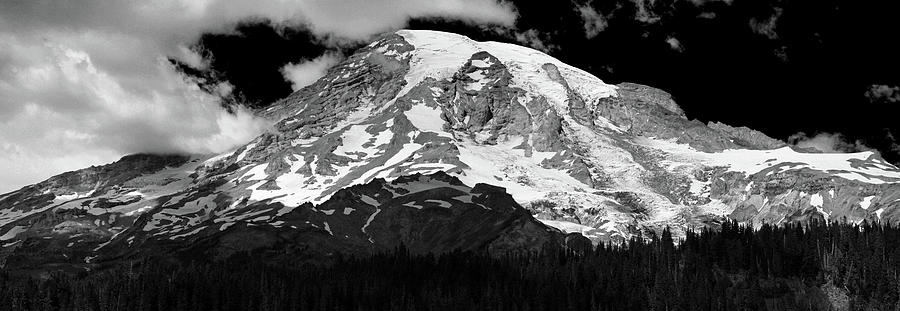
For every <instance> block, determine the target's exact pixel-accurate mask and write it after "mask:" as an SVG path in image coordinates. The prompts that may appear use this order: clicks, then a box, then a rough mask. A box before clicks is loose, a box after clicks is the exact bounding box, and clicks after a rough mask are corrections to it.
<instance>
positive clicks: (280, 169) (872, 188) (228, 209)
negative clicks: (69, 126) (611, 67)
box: [0, 30, 900, 269]
mask: <svg viewBox="0 0 900 311" xmlns="http://www.w3.org/2000/svg"><path fill="white" fill-rule="evenodd" d="M760 91H764V89H762V88H761V90H760ZM736 95H737V96H739V95H738V94H736ZM723 103H727V99H723ZM741 109H752V107H741ZM258 113H259V115H261V116H264V117H266V118H268V119H270V120H272V121H273V122H274V125H273V126H272V128H271V129H270V130H269V131H267V132H266V133H264V134H262V135H260V136H259V137H257V138H255V139H254V140H252V141H250V142H248V143H247V144H245V145H243V146H240V147H238V148H237V149H236V150H234V151H232V152H227V153H224V154H219V155H192V156H177V155H171V156H163V155H133V156H127V157H124V158H123V159H122V160H120V161H118V162H116V163H113V164H109V165H105V166H100V167H91V168H87V169H84V170H80V171H75V172H69V173H64V174H61V175H59V176H55V177H53V178H50V179H49V180H47V181H44V182H41V183H38V184H35V185H31V186H27V187H24V188H22V189H20V190H18V191H15V192H12V193H8V194H5V195H2V196H0V233H2V236H0V243H2V244H0V246H2V248H0V265H7V266H15V267H27V268H35V269H37V268H40V267H56V266H65V267H67V268H75V269H81V268H84V267H90V266H92V265H96V264H102V263H105V262H114V261H115V260H118V259H123V258H137V257H140V256H153V255H160V254H167V255H171V256H175V257H187V258H194V257H196V256H200V257H203V258H226V257H229V256H233V255H235V254H246V253H252V254H256V255H258V256H260V257H261V258H265V259H266V260H271V261H274V262H280V263H292V262H296V261H297V260H300V259H304V258H306V259H316V258H328V257H329V256H335V254H337V253H350V254H359V253H362V254H367V253H374V252H379V251H383V250H388V249H391V248H393V247H396V246H397V245H399V244H401V243H402V244H404V245H407V246H408V247H410V249H411V250H413V251H415V252H421V253H426V252H445V251H449V250H452V249H459V248H462V249H482V250H488V251H498V252H503V251H510V250H513V251H515V250H536V249H540V248H544V247H569V248H581V247H584V246H585V244H586V243H587V241H586V239H584V237H582V236H585V237H587V238H589V239H591V240H592V241H594V242H603V241H620V240H621V239H625V238H630V237H633V236H643V235H646V234H648V233H649V232H654V231H659V230H661V229H662V228H664V227H671V228H673V231H674V234H676V235H679V234H683V232H684V231H685V230H687V229H692V228H699V227H704V226H713V227H715V226H717V225H718V224H719V223H721V222H722V221H725V220H728V219H733V220H737V221H739V222H744V223H753V224H757V225H758V224H762V223H770V224H783V223H788V222H795V221H809V220H813V219H817V220H829V221H846V222H853V223H858V222H862V221H864V220H867V221H885V222H892V223H896V222H897V221H898V220H900V217H898V215H896V214H897V213H898V208H897V207H898V206H900V169H898V168H897V167H895V166H892V165H890V164H889V163H887V162H885V161H884V160H882V159H881V158H880V157H878V156H877V155H876V154H874V153H871V152H864V153H853V154H823V153H813V152H812V151H810V150H799V149H796V148H793V147H791V146H787V145H786V144H785V143H784V142H781V141H779V140H776V139H773V138H770V137H767V136H766V135H764V134H763V133H760V132H758V131H754V130H752V129H748V128H744V127H731V126H728V125H725V124H721V123H709V124H704V123H702V122H700V121H696V120H690V119H689V118H688V117H687V116H686V115H685V113H684V111H682V109H681V108H680V107H679V106H678V105H677V104H676V103H675V102H674V100H673V99H672V97H671V96H670V95H669V94H667V93H665V92H664V91H661V90H658V89H654V88H652V87H648V86H643V85H637V84H630V83H623V84H619V85H610V84H606V83H604V82H603V81H601V80H600V79H598V78H597V77H595V76H593V75H591V74H589V73H587V72H585V71H582V70H579V69H577V68H574V67H571V66H568V65H566V64H563V63H561V62H559V61H558V60H556V59H555V58H553V57H550V56H548V55H546V54H543V53H541V52H538V51H535V50H531V49H528V48H524V47H521V46H516V45H511V44H505V43H497V42H476V41H473V40H470V39H468V38H466V37H463V36H459V35H455V34H451V33H442V32H434V31H413V30H403V31H398V32H396V33H393V34H388V35H385V36H383V37H382V38H380V39H378V40H376V41H374V42H372V43H371V44H369V45H368V46H366V47H364V48H362V49H360V50H359V51H357V52H356V53H355V54H353V55H352V56H350V57H348V58H347V59H346V60H344V61H342V62H341V63H339V64H338V65H336V66H335V67H333V68H331V69H329V71H328V73H327V74H326V76H324V77H323V78H321V79H319V80H318V81H317V82H315V83H314V84H312V85H310V86H307V87H306V88H304V89H302V90H300V91H297V92H295V93H294V94H292V95H290V96H289V97H287V98H285V99H282V100H280V101H278V102H277V103H275V104H274V105H272V106H271V107H270V108H267V109H265V110H263V111H259V112H258ZM736 113H739V112H736ZM773 113H777V112H773ZM798 117H802V116H798Z"/></svg>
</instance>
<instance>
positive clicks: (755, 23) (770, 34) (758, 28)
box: [750, 7, 784, 40]
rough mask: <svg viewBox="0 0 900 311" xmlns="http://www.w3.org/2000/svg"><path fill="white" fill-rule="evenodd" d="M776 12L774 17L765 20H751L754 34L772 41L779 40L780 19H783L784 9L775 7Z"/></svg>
mask: <svg viewBox="0 0 900 311" xmlns="http://www.w3.org/2000/svg"><path fill="white" fill-rule="evenodd" d="M774 10H775V12H774V13H773V14H772V16H769V17H768V18H766V19H764V20H759V19H756V18H752V19H750V28H751V29H753V31H754V32H756V33H757V34H760V35H763V36H766V38H769V39H772V40H775V39H778V32H777V30H778V29H777V28H778V19H780V18H781V14H782V13H783V11H784V9H782V8H780V7H775V8H774Z"/></svg>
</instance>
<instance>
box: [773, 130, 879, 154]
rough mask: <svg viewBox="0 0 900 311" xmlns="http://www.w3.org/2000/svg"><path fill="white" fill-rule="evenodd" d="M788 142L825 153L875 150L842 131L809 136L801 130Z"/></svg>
mask: <svg viewBox="0 0 900 311" xmlns="http://www.w3.org/2000/svg"><path fill="white" fill-rule="evenodd" d="M788 143H789V144H792V145H795V146H797V147H800V148H812V149H816V150H818V151H821V152H824V153H849V152H860V151H875V152H878V151H877V150H875V149H874V148H871V147H869V146H866V145H865V144H863V142H862V141H860V140H855V141H851V140H849V139H847V138H845V137H844V135H841V134H840V133H819V134H816V135H815V136H812V137H810V136H808V135H806V133H803V132H800V133H797V134H794V135H791V136H790V137H789V138H788Z"/></svg>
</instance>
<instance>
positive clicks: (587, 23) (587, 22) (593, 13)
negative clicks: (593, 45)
mask: <svg viewBox="0 0 900 311" xmlns="http://www.w3.org/2000/svg"><path fill="white" fill-rule="evenodd" d="M575 9H576V10H577V11H578V13H579V14H581V20H582V21H583V22H584V35H585V37H587V38H588V39H591V38H593V37H596V36H597V35H598V34H600V33H601V32H603V30H606V27H608V26H609V23H608V22H607V21H606V17H605V16H603V14H600V12H597V10H595V9H594V8H593V7H591V6H590V5H588V4H586V5H583V6H581V5H576V6H575Z"/></svg>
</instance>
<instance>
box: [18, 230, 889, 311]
mask: <svg viewBox="0 0 900 311" xmlns="http://www.w3.org/2000/svg"><path fill="white" fill-rule="evenodd" d="M898 272H900V229H898V228H896V227H884V226H880V225H879V226H872V225H869V224H863V225H862V226H855V225H847V224H842V225H824V224H821V223H813V224H810V225H809V226H806V227H804V226H799V225H787V226H784V227H772V226H768V225H765V226H762V228H761V229H759V230H753V229H751V228H748V227H743V226H738V225H737V224H735V223H725V224H723V226H722V228H721V230H720V231H708V230H705V231H702V232H700V233H693V232H691V233H688V234H687V236H686V238H685V240H684V241H683V242H682V243H680V244H678V245H676V244H675V243H673V240H672V237H671V235H670V234H669V232H668V231H664V232H663V233H662V234H661V236H658V237H654V238H652V239H650V240H643V239H632V240H630V241H627V242H626V243H624V244H622V245H617V246H613V245H601V246H599V247H597V248H595V249H594V250H593V251H586V252H574V251H566V250H562V249H555V250H543V251H539V252H513V253H507V254H506V255H500V256H497V255H494V256H490V255H487V253H486V252H480V251H452V252H447V253H444V254H442V255H433V254H415V253H411V252H410V251H409V249H408V248H406V246H405V245H399V246H398V247H396V248H395V249H394V250H393V251H389V252H385V253H380V254H376V255H372V256H361V257H345V256H337V257H336V260H335V261H334V262H333V263H332V264H329V265H304V266H301V267H298V268H285V267H282V266H273V265H265V264H262V263H260V262H259V261H258V260H256V259H255V258H253V257H252V256H237V257H233V258H231V259H229V260H227V261H222V262H217V263H210V262H207V261H192V262H164V261H154V260H138V261H133V262H131V263H130V264H127V265H121V266H118V267H116V268H113V269H108V270H104V271H96V272H91V273H81V274H78V275H73V274H63V273H55V274H52V275H49V276H48V277H45V278H43V279H37V278H32V277H27V276H22V275H16V274H12V273H9V272H0V309H2V310H829V309H837V310H847V309H850V310H889V309H894V308H896V307H897V306H898V303H900V299H898V295H900V287H898V286H897V284H900V279H898Z"/></svg>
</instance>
